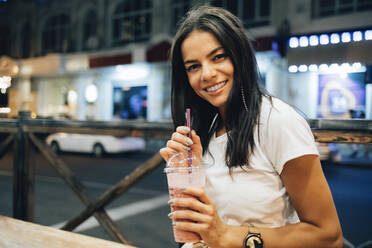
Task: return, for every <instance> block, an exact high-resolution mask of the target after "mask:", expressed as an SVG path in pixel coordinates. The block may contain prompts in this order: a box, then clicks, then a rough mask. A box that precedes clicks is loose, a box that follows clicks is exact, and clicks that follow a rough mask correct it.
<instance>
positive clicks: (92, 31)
mask: <svg viewBox="0 0 372 248" xmlns="http://www.w3.org/2000/svg"><path fill="white" fill-rule="evenodd" d="M97 26H98V17H97V12H96V11H95V10H90V11H88V12H87V14H86V15H85V18H84V24H83V49H84V50H92V49H96V48H97V46H98V37H97Z"/></svg>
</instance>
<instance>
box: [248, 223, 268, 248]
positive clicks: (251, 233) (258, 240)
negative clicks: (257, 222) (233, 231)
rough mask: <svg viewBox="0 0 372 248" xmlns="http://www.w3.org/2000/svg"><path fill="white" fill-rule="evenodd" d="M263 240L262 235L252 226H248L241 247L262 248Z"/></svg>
mask: <svg viewBox="0 0 372 248" xmlns="http://www.w3.org/2000/svg"><path fill="white" fill-rule="evenodd" d="M263 247H264V242H263V239H262V235H261V233H260V232H259V230H257V229H256V228H254V227H249V228H248V232H247V234H246V236H245V238H244V241H243V248H263Z"/></svg>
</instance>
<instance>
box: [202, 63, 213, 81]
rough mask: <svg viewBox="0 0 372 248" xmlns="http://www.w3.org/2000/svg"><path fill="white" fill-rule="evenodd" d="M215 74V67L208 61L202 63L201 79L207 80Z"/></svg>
mask: <svg viewBox="0 0 372 248" xmlns="http://www.w3.org/2000/svg"><path fill="white" fill-rule="evenodd" d="M215 76H216V69H215V68H214V67H213V65H211V64H209V63H204V64H203V66H202V80H203V81H206V82H207V81H209V80H210V79H212V78H213V77H215Z"/></svg>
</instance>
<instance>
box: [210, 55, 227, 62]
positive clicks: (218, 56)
mask: <svg viewBox="0 0 372 248" xmlns="http://www.w3.org/2000/svg"><path fill="white" fill-rule="evenodd" d="M226 57H227V55H226V53H219V54H217V55H216V56H214V57H213V60H214V61H220V60H223V59H225V58H226Z"/></svg>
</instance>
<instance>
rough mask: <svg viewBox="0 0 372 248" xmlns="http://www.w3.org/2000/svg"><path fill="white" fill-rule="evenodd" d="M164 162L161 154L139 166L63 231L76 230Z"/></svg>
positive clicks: (65, 226) (68, 223)
mask: <svg viewBox="0 0 372 248" xmlns="http://www.w3.org/2000/svg"><path fill="white" fill-rule="evenodd" d="M162 162H163V159H162V157H161V156H160V154H159V153H156V154H155V155H154V156H153V157H152V158H150V159H149V160H147V161H146V162H145V163H143V164H142V165H140V166H138V167H137V168H136V169H135V170H134V171H133V172H132V173H130V174H129V175H128V176H126V177H125V178H124V179H122V180H121V181H120V182H119V183H117V184H116V185H115V186H113V187H112V188H111V189H109V190H108V191H106V192H105V193H104V194H102V195H101V196H100V197H98V199H97V200H96V202H94V203H92V204H90V205H89V206H88V207H87V208H86V209H85V210H84V211H83V212H82V213H80V214H79V215H78V216H76V217H75V218H73V219H71V220H70V221H68V222H67V223H66V224H65V225H64V226H63V227H62V228H61V229H62V230H68V231H72V230H74V229H75V228H76V227H77V226H78V225H80V224H81V223H82V222H84V221H85V220H86V219H88V218H89V217H90V216H91V215H92V214H93V213H94V212H95V211H97V210H98V209H101V208H103V207H104V206H105V205H107V204H109V203H110V202H112V201H113V200H115V199H116V198H117V197H118V196H120V195H122V194H123V193H124V192H126V191H127V190H128V189H129V187H131V186H132V185H133V184H134V183H136V182H138V180H139V179H141V178H142V177H143V176H145V175H146V174H147V173H149V172H150V171H152V170H153V169H155V168H156V167H157V166H158V165H160V164H161V163H162Z"/></svg>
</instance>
